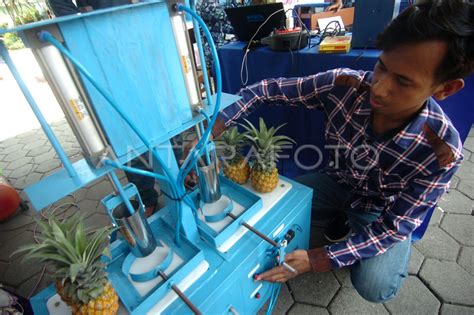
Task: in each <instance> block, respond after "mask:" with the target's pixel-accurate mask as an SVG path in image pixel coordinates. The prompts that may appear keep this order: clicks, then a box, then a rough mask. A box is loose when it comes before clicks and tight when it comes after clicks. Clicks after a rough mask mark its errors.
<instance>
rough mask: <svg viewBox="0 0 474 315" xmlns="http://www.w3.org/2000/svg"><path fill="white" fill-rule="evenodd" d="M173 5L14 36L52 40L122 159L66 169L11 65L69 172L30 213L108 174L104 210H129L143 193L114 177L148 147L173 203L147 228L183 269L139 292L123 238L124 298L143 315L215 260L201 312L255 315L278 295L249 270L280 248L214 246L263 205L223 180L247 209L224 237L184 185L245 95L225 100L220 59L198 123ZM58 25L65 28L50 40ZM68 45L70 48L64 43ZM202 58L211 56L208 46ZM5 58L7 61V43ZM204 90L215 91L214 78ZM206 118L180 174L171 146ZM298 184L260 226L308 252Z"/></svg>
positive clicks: (256, 241) (306, 207)
mask: <svg viewBox="0 0 474 315" xmlns="http://www.w3.org/2000/svg"><path fill="white" fill-rule="evenodd" d="M168 5H169V4H168V3H166V2H163V1H152V2H149V3H141V4H137V5H130V6H123V7H114V8H112V9H107V10H99V11H97V12H92V13H88V14H81V15H76V16H69V17H65V18H60V19H54V20H50V21H45V22H39V23H34V24H30V25H26V26H22V27H19V28H16V29H13V31H18V32H20V33H21V35H22V38H25V39H29V40H32V37H31V34H32V33H33V34H35V33H37V34H39V40H40V41H39V42H38V43H40V45H43V44H45V45H48V44H52V45H54V46H55V47H56V48H57V49H59V50H60V52H61V53H62V54H63V56H65V57H66V58H67V59H68V60H69V61H70V63H71V64H72V65H73V66H74V67H75V69H76V70H77V72H78V74H79V77H80V80H81V81H82V84H83V87H84V89H85V91H86V93H87V97H88V98H89V99H90V101H91V107H92V110H93V112H94V114H95V116H96V118H97V121H98V123H99V125H100V129H101V131H102V132H103V134H104V135H105V138H106V139H107V140H108V141H109V145H110V147H111V149H112V150H113V153H115V154H114V155H115V156H114V157H113V160H112V157H108V158H109V159H111V160H110V161H112V162H111V163H104V165H105V166H99V167H97V166H92V165H89V164H88V162H86V161H85V160H81V161H79V162H76V163H74V164H68V163H69V161H68V159H67V157H66V156H65V154H61V152H62V153H64V152H63V151H62V148H61V146H60V145H59V142H58V141H57V138H56V137H55V135H54V133H53V132H51V130H50V128H49V126H48V125H47V124H46V123H45V121H44V119H43V118H42V115H41V112H40V111H39V110H38V109H37V106H36V103H35V101H34V100H33V98H32V97H31V95H30V93H29V91H28V89H27V87H26V86H25V85H24V83H23V82H22V80H21V77H20V76H19V75H18V73H17V72H15V68H14V65H13V64H12V63H11V62H10V65H11V69H12V72H13V73H14V75H15V78H16V79H17V81H18V83H19V84H20V86H21V87H22V91H23V92H24V94H25V95H26V96H29V97H27V99H28V101H29V103H30V105H31V107H32V108H33V110H34V111H35V113H36V112H37V116H38V119H39V120H40V121H43V122H44V123H45V124H44V126H43V124H42V127H43V128H44V129H45V130H46V131H47V133H48V137H49V138H50V140H51V142H52V143H53V144H54V146H55V149H56V150H57V152H58V154H59V155H60V158H61V160H62V162H63V164H64V165H65V167H66V170H60V171H58V172H56V173H54V174H52V175H50V176H48V177H47V178H45V179H43V180H42V181H40V182H38V183H36V184H34V185H32V186H30V187H28V188H27V189H26V193H27V194H28V196H29V198H30V200H31V201H32V204H33V206H35V208H36V209H37V210H40V209H42V208H44V207H46V206H47V205H49V204H51V203H53V202H55V201H57V200H59V199H61V198H62V197H64V196H66V195H67V194H69V193H72V192H74V191H75V190H77V189H79V188H81V187H83V186H84V185H87V184H88V183H90V182H92V181H94V180H96V179H98V178H99V177H102V176H104V175H107V174H108V175H110V176H111V178H112V180H113V181H114V184H115V186H116V189H117V191H118V192H119V195H120V197H118V196H112V195H111V196H109V197H106V198H104V200H103V203H104V205H105V207H106V209H112V208H114V207H115V206H116V205H117V204H118V203H120V202H124V203H125V204H128V208H129V209H131V205H130V202H129V201H128V200H129V199H130V198H131V197H133V196H136V195H137V192H136V188H134V186H133V185H129V186H126V187H123V188H122V187H121V184H120V182H119V181H118V178H117V177H116V176H115V173H114V172H115V169H116V168H115V166H116V165H115V163H122V164H123V163H125V162H127V161H129V160H130V159H132V158H134V157H136V156H137V155H139V154H141V153H143V152H144V151H146V150H150V151H152V153H153V162H154V163H153V172H154V173H156V174H159V175H158V176H152V177H154V178H158V179H162V180H163V182H162V183H160V186H161V189H162V190H163V191H165V192H167V196H171V197H167V198H166V204H167V206H166V207H165V208H164V209H161V211H160V212H159V213H158V214H155V215H154V216H153V217H152V218H151V220H150V227H151V229H152V231H153V234H154V236H155V238H156V239H157V240H160V241H161V242H163V243H164V244H167V246H169V248H170V249H171V250H172V251H173V252H174V253H176V255H178V256H179V257H180V258H181V259H182V260H183V263H182V264H181V265H180V266H179V268H177V269H175V271H173V272H171V274H170V275H169V279H168V280H167V281H163V282H162V283H160V284H159V285H157V286H156V287H155V288H154V289H152V291H151V292H149V293H148V294H146V295H145V296H143V297H142V296H140V295H139V294H138V292H137V291H136V290H135V289H134V288H133V286H132V285H131V283H130V280H129V274H128V272H124V270H123V263H124V260H125V259H126V257H127V256H128V255H129V253H130V249H129V247H128V246H127V243H126V242H125V241H123V240H117V241H115V242H114V243H112V244H111V246H110V247H111V252H112V259H111V260H110V261H109V262H108V272H109V280H110V281H111V282H112V285H113V286H114V288H115V289H116V291H117V292H118V294H119V296H120V299H121V301H122V303H123V304H124V306H125V307H126V308H127V310H128V311H129V312H130V313H132V314H143V313H145V312H147V311H149V310H150V309H151V308H152V307H153V306H154V305H156V304H157V303H158V302H159V301H160V300H161V299H162V298H163V297H164V296H165V295H167V294H168V293H169V292H170V287H171V285H172V284H175V283H179V282H180V281H182V280H183V279H184V278H185V277H186V276H187V275H189V274H190V273H191V272H192V271H193V270H195V269H196V268H197V267H198V266H202V264H203V263H204V262H207V264H208V265H209V270H207V271H206V272H205V273H204V275H202V276H200V277H199V278H198V279H197V280H196V281H195V282H194V283H193V284H192V285H191V286H190V287H189V288H188V289H187V290H185V292H184V294H185V295H186V296H187V297H188V298H189V299H190V300H191V301H193V303H195V304H196V305H197V307H198V309H200V310H201V311H202V312H204V313H227V312H228V310H229V307H230V306H232V307H234V308H235V309H237V310H239V311H240V312H241V313H255V312H256V311H257V310H258V309H259V308H260V307H261V306H262V305H263V303H264V301H265V300H266V299H268V298H269V297H270V295H271V294H272V293H274V292H275V291H274V290H273V289H271V286H270V285H269V284H266V283H255V282H254V281H253V278H252V273H255V272H261V271H262V270H264V269H267V268H269V267H270V266H272V265H274V264H275V263H278V261H276V258H275V255H276V251H275V248H271V246H270V245H269V244H268V243H267V242H266V241H264V240H262V239H261V238H259V237H258V236H256V235H255V234H252V233H248V234H246V235H245V237H242V238H241V239H240V240H239V241H238V242H237V243H236V244H235V245H234V246H233V247H231V248H230V249H229V250H228V252H226V253H224V254H223V253H220V252H219V251H217V250H216V246H218V245H220V244H222V243H223V242H224V241H225V240H226V239H228V238H229V237H230V236H231V235H232V234H233V233H234V232H235V231H237V229H239V228H240V227H241V225H240V224H241V221H247V220H249V219H250V218H252V217H253V216H254V215H255V214H256V213H257V211H258V210H259V209H261V207H262V200H261V198H260V197H258V196H257V195H255V194H253V193H252V192H250V191H248V190H246V189H244V188H243V187H241V186H239V185H237V184H235V183H233V182H230V181H229V180H227V179H225V178H221V183H222V190H223V191H224V193H225V194H226V195H227V196H228V197H230V198H231V199H232V200H234V201H235V202H238V203H239V204H241V205H243V206H244V207H245V208H246V211H244V212H243V213H242V214H240V216H239V218H238V219H237V220H236V221H234V222H232V223H230V224H229V225H228V226H227V227H226V228H225V229H224V230H222V231H221V232H220V233H215V232H213V231H212V230H210V229H209V227H208V226H207V225H206V224H205V223H203V222H200V221H199V220H196V216H195V212H194V211H195V205H194V204H193V202H192V201H191V198H192V197H194V198H196V196H195V194H196V193H197V192H195V193H194V195H193V194H191V195H186V194H185V191H184V187H183V185H182V182H183V180H184V176H186V174H187V172H188V171H189V170H190V169H191V168H193V167H194V165H195V163H196V160H197V158H198V157H200V156H203V154H205V153H206V152H207V151H206V150H208V148H209V147H212V145H208V141H209V135H210V129H211V127H212V125H213V124H214V123H215V120H216V117H217V111H218V110H219V109H223V108H225V107H226V106H228V105H230V104H232V103H234V102H235V101H236V100H237V99H238V97H236V96H231V95H224V94H222V93H221V89H222V88H221V87H222V82H221V77H220V66H219V61H218V60H215V72H216V75H217V83H216V87H217V93H216V95H215V96H212V97H209V95H208V98H207V100H208V101H206V102H204V103H203V110H202V111H201V112H200V114H199V115H197V116H196V117H193V116H194V114H193V113H192V109H191V107H190V106H189V103H190V102H189V100H188V97H187V93H186V90H185V84H184V83H183V81H184V77H183V74H182V72H181V71H176V69H178V68H179V69H181V68H180V66H181V65H180V62H181V60H180V57H179V56H178V52H177V48H176V45H173V43H174V42H175V40H174V37H173V30H172V27H171V23H170V21H169V14H170V13H169V11H168V10H169V6H168ZM191 5H192V7H191V9H190V8H187V7H185V6H183V5H181V4H178V5H177V9H178V10H180V11H185V12H186V13H187V14H189V15H191V16H193V18H194V19H195V20H197V21H198V22H199V25H201V26H203V21H202V19H200V17H199V16H197V15H196V13H195V12H194V10H193V6H194V3H191ZM55 28H56V29H57V32H56V33H55V31H52V33H50V32H51V30H52V29H53V30H54V29H55ZM203 29H204V33H205V35H206V37H207V38H208V39H209V40H210V41H212V39H211V35H210V32H209V31H208V30H207V28H205V27H204V28H203ZM10 31H11V30H10ZM4 32H6V31H0V34H1V33H4ZM198 33H199V32H198ZM52 34H54V35H52ZM23 35H24V36H23ZM197 37H199V36H197ZM35 40H36V39H34V38H33V40H32V41H31V42H28V44H31V45H33V46H34V45H37V44H38V43H35ZM62 40H63V41H64V43H61V42H60V41H62ZM41 41H43V43H41ZM211 46H212V52H213V54H214V55H215V56H217V53H216V50H215V47H214V46H213V45H211ZM2 48H3V47H2ZM200 52H201V53H202V47H200ZM1 53H2V55H5V56H6V59H8V53H7V52H6V50H5V49H4V48H3V49H2V50H1ZM158 55H159V56H160V57H158ZM160 58H161V60H158V59H160ZM143 82H147V83H148V85H145V84H143ZM205 85H206V91H207V92H209V82H208V80H207V79H206V80H205ZM204 119H206V120H207V121H208V123H209V126H208V127H207V129H205V130H204V128H203V126H202V125H201V128H202V131H203V133H204V135H203V137H202V139H201V140H200V141H199V143H198V145H197V148H196V149H195V152H193V153H192V154H190V156H189V158H188V159H186V161H185V163H184V165H183V166H182V167H181V168H180V167H179V166H178V164H177V161H176V158H175V157H174V155H173V153H172V152H173V151H172V148H171V143H170V141H169V140H170V138H171V137H172V136H174V135H176V134H178V133H181V132H182V131H184V130H186V129H188V128H189V127H192V126H195V125H196V124H201V122H202V121H203V120H204ZM115 158H116V159H115ZM145 175H150V174H145ZM291 183H292V184H293V188H292V189H291V190H290V191H289V192H288V193H287V194H286V195H285V196H284V197H283V198H282V199H281V200H280V201H279V202H278V204H277V205H276V206H274V207H273V208H272V209H271V210H270V211H269V212H268V213H267V214H266V216H265V217H264V219H263V220H260V221H259V222H258V223H257V224H256V228H258V229H261V231H262V232H263V233H265V234H266V235H269V237H271V238H273V239H281V237H282V236H283V235H284V234H285V233H286V232H287V231H288V230H289V229H294V230H296V231H297V235H296V237H295V239H294V240H293V241H292V243H291V244H290V246H289V247H288V250H293V249H296V248H307V247H308V241H309V220H308V217H309V216H310V205H311V195H312V191H311V190H310V189H309V188H306V187H304V186H302V185H299V184H297V183H295V182H291ZM45 192H46V193H45ZM138 198H140V197H139V196H138ZM131 211H132V210H131ZM140 211H143V209H142V208H141V209H140ZM174 236H176V237H175V238H174ZM201 237H202V238H203V239H201ZM281 258H282V257H281ZM139 278H140V276H139ZM256 290H257V291H258V292H259V293H260V295H261V296H262V298H261V299H258V298H257V297H256V296H255V293H256V292H257V291H256ZM52 294H54V288H52V287H50V288H48V289H46V290H45V291H43V292H41V293H40V294H38V295H37V296H36V297H34V298H33V299H32V304H33V307H34V309H35V313H38V314H44V313H46V309H45V301H47V299H48V298H49V297H50V296H51V295H52ZM273 298H274V296H273ZM273 302H274V301H273ZM189 312H190V309H189V308H188V307H187V306H186V305H185V304H184V303H183V302H182V301H181V300H179V299H177V300H176V301H174V302H173V303H172V304H171V306H169V307H168V308H167V309H166V310H165V313H180V314H181V313H189Z"/></svg>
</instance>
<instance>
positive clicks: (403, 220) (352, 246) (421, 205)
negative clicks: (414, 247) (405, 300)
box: [326, 160, 460, 268]
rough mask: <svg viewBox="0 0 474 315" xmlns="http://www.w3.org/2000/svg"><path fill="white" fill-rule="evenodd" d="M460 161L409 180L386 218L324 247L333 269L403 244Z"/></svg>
mask: <svg viewBox="0 0 474 315" xmlns="http://www.w3.org/2000/svg"><path fill="white" fill-rule="evenodd" d="M459 163H460V160H458V161H455V162H453V163H451V164H450V165H448V166H446V167H444V168H441V169H439V170H438V171H437V172H435V173H433V174H432V175H429V176H425V177H418V178H415V179H413V180H412V182H411V183H410V184H409V187H408V188H407V189H406V190H405V191H403V192H402V193H401V195H400V196H399V197H398V199H397V200H396V201H395V202H394V203H393V205H392V206H391V207H390V209H387V211H386V214H385V215H383V216H381V217H380V218H379V219H378V220H376V221H375V222H372V223H371V224H370V225H368V226H367V227H366V228H365V229H364V231H363V232H361V233H356V234H353V235H351V236H350V237H349V238H348V239H347V240H345V241H343V242H339V243H336V244H333V245H329V246H327V247H326V250H327V252H328V255H329V258H330V259H331V263H332V265H333V267H335V268H339V267H343V266H349V265H352V264H353V263H355V262H356V261H358V260H360V259H364V258H370V257H374V256H378V255H380V254H382V253H384V252H386V251H387V250H388V249H390V248H391V247H392V246H393V245H395V244H396V243H397V242H401V241H404V240H405V239H406V238H407V237H408V235H410V234H411V233H412V232H413V231H414V230H415V229H416V228H417V227H419V226H420V225H421V223H422V222H423V219H424V218H425V216H426V214H427V213H428V211H429V209H431V208H432V207H433V206H435V205H436V203H437V202H438V200H439V198H440V197H441V196H442V194H443V193H444V192H445V191H446V190H447V188H448V185H449V181H450V179H451V177H452V176H453V174H454V173H455V172H456V170H457V168H458V166H459Z"/></svg>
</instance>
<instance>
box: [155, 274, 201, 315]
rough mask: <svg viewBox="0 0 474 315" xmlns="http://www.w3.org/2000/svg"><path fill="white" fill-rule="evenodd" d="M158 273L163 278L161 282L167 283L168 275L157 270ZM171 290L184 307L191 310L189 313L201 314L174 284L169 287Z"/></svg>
mask: <svg viewBox="0 0 474 315" xmlns="http://www.w3.org/2000/svg"><path fill="white" fill-rule="evenodd" d="M158 273H159V274H160V277H162V278H163V280H165V281H167V280H168V279H169V277H168V275H167V274H166V273H164V272H163V271H161V270H158ZM171 289H173V291H174V292H176V294H177V295H178V296H179V297H180V298H181V299H182V300H183V302H184V303H186V305H187V306H188V307H189V308H190V309H191V311H193V313H194V314H196V315H201V314H202V313H201V311H199V310H198V309H197V307H196V306H195V305H194V304H193V302H191V301H190V300H189V299H188V298H187V297H186V295H184V293H183V292H182V291H181V290H180V289H179V288H178V287H177V286H176V285H175V284H172V285H171Z"/></svg>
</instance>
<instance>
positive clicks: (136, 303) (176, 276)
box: [108, 209, 204, 314]
mask: <svg viewBox="0 0 474 315" xmlns="http://www.w3.org/2000/svg"><path fill="white" fill-rule="evenodd" d="M165 211H167V209H162V210H161V211H160V212H165ZM150 227H151V228H152V230H153V234H154V236H155V238H156V239H157V241H158V240H162V241H163V242H164V243H165V244H167V245H168V246H170V247H172V248H173V251H174V252H175V253H176V254H177V255H179V256H180V257H181V259H183V264H182V265H181V266H179V268H177V269H175V270H174V271H173V272H172V273H171V274H169V275H168V276H169V280H167V281H164V282H161V283H160V284H158V286H157V287H155V288H154V289H153V290H152V291H150V292H149V293H148V294H146V295H145V296H143V297H141V296H140V295H139V293H138V292H137V291H136V290H135V289H134V287H133V285H132V284H131V283H130V281H129V279H128V275H124V274H123V273H122V263H123V261H124V259H125V257H126V256H127V254H128V253H129V250H128V248H127V247H124V246H116V247H114V250H113V251H112V257H113V260H112V262H111V263H110V264H109V266H108V272H109V279H110V280H111V282H112V285H113V286H114V288H115V290H116V291H117V294H118V295H119V297H120V299H121V301H122V303H123V304H124V306H125V307H126V308H127V310H128V311H129V312H130V313H132V314H145V313H146V312H147V311H149V309H150V308H151V307H153V306H154V305H155V304H156V301H159V300H160V299H161V298H162V297H163V296H164V295H166V294H167V293H168V292H169V291H168V290H170V285H171V283H179V282H180V281H181V280H182V279H183V278H184V277H186V276H187V275H188V274H189V273H190V272H191V271H192V270H194V268H196V267H197V266H198V265H199V263H201V262H202V261H203V260H204V256H203V254H202V252H201V250H200V249H199V248H197V247H196V246H194V245H193V244H192V243H191V242H189V241H188V240H186V239H185V238H183V239H182V243H181V246H179V247H178V246H176V245H175V244H174V242H173V235H174V233H173V230H172V229H171V228H170V227H169V226H168V225H167V224H166V223H165V222H164V221H163V220H162V219H161V218H158V219H156V220H154V221H152V222H150ZM116 242H119V243H124V244H125V241H123V240H118V241H116Z"/></svg>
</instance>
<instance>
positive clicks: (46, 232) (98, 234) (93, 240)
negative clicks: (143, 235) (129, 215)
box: [12, 213, 111, 282]
mask: <svg viewBox="0 0 474 315" xmlns="http://www.w3.org/2000/svg"><path fill="white" fill-rule="evenodd" d="M38 226H39V227H40V230H41V235H40V236H39V237H38V240H39V243H38V244H30V245H26V246H23V247H22V248H20V249H19V250H17V251H16V252H14V253H13V254H12V255H16V254H18V253H24V252H26V253H27V255H25V256H24V258H23V260H31V259H38V260H39V261H40V262H46V263H51V264H53V265H54V266H56V267H57V268H58V270H61V269H62V268H65V269H64V270H67V272H59V273H60V274H63V276H65V277H67V278H70V279H71V281H72V282H74V281H75V280H76V277H77V275H78V274H80V273H81V272H83V271H84V270H85V269H87V268H88V267H89V266H91V265H95V264H99V262H100V258H101V256H102V255H103V254H104V253H107V249H106V248H105V249H103V248H102V245H104V243H105V242H106V240H107V237H108V236H109V234H110V232H111V227H103V228H101V229H98V230H95V231H94V233H93V234H92V236H88V232H89V231H88V230H86V228H85V227H84V220H83V217H82V216H81V215H80V214H78V213H77V214H75V215H73V216H72V217H71V218H69V219H67V220H65V221H64V222H60V221H58V219H56V218H55V217H53V216H49V218H48V220H47V221H46V222H42V221H39V222H38ZM59 273H58V274H59Z"/></svg>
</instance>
